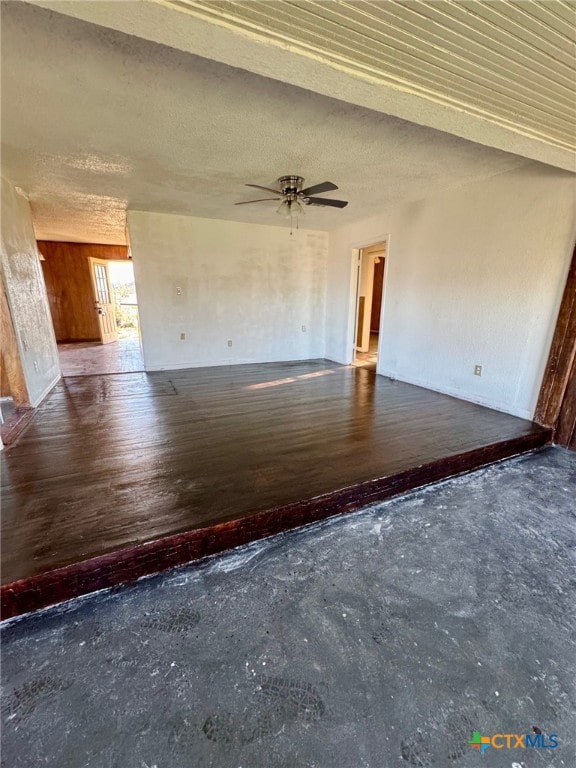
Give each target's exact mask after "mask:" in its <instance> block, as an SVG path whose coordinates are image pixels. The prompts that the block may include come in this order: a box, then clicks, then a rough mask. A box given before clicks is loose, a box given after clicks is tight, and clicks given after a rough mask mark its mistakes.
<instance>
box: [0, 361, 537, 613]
mask: <svg viewBox="0 0 576 768" xmlns="http://www.w3.org/2000/svg"><path fill="white" fill-rule="evenodd" d="M549 435H550V432H549V430H545V429H542V428H541V427H538V426H537V425H535V424H532V423H531V422H528V421H523V420H521V419H517V418H514V417H512V416H508V415H505V414H502V413H498V412H496V411H491V410H488V409H486V408H482V407H480V406H477V405H473V404H471V403H467V402H463V401H459V400H456V399H454V398H451V397H447V396H444V395H440V394H437V393H434V392H431V391H428V390H425V389H421V388H419V387H414V386H411V385H408V384H402V383H400V382H392V381H390V380H388V379H386V378H383V377H380V376H375V374H374V373H373V371H370V370H366V369H363V368H355V367H343V366H339V365H336V364H334V363H330V362H328V361H325V360H319V361H312V362H310V361H309V362H303V363H283V364H276V363H274V364H266V365H244V366H231V367H222V368H204V369H196V370H187V371H170V372H162V373H153V374H144V373H128V374H121V375H116V376H92V377H87V376H82V377H72V378H66V379H64V380H63V381H62V382H61V383H60V384H59V385H58V386H57V388H56V389H55V390H54V391H53V392H52V393H51V394H50V396H49V397H48V399H47V400H46V401H45V402H44V403H43V405H42V406H41V407H40V408H39V409H38V412H37V413H36V415H35V417H34V419H33V420H32V423H31V424H30V425H29V427H28V429H27V430H26V431H25V433H24V434H23V435H22V436H21V438H20V439H19V441H18V442H17V443H16V444H15V445H13V446H12V447H11V448H10V449H9V450H7V451H5V452H4V455H3V457H2V469H3V471H2V500H3V504H2V518H3V523H2V525H3V533H2V556H3V557H2V563H3V565H2V583H3V587H2V599H3V608H4V614H3V615H4V617H8V616H10V615H15V614H18V613H21V612H24V611H27V610H32V609H34V608H38V607H41V606H42V605H48V604H51V603H53V602H57V601H59V600H62V599H66V598H68V597H72V596H74V595H77V594H82V593H83V592H87V591H91V590H93V589H96V588H101V587H105V586H112V585H114V584H119V583H122V582H124V581H127V580H129V579H133V578H137V577H138V576H141V575H144V574H145V573H151V572H154V571H157V570H161V569H163V568H166V567H170V566H172V565H176V564H178V563H183V562H187V561H189V560H191V559H194V558H197V557H202V556H203V555H206V554H210V553H212V552H217V551H220V550H222V549H224V548H227V547H230V546H234V545H237V544H240V543H243V542H245V541H250V540H252V539H256V538H259V537H261V536H265V535H269V534H271V533H276V532H278V531H280V530H284V529H288V528H291V527H294V526H296V525H302V524H304V523H306V522H310V521H313V520H317V519H321V518H322V517H326V516H328V515H330V514H335V513H337V512H340V511H346V510H350V509H354V508H358V507H359V506H362V505H363V504H366V503H368V502H370V501H373V500H376V499H378V498H385V497H387V496H390V495H393V494H394V493H398V492H402V491H405V490H407V489H410V488H413V487H416V486H418V485H422V484H425V483H426V482H431V481H434V480H437V479H441V478H442V477H446V476H449V475H451V474H454V473H457V472H461V471H465V470H467V469H472V468H475V467H477V466H480V465H482V464H486V463H489V462H490V461H494V460H497V459H499V458H503V457H505V456H509V455H513V454H515V453H519V452H522V451H524V450H529V449H531V448H534V447H538V446H540V445H543V444H545V443H546V442H547V441H548V440H549Z"/></svg>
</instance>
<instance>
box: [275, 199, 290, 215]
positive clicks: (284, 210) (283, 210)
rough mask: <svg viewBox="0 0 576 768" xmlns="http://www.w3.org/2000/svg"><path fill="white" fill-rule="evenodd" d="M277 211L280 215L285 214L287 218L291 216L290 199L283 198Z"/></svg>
mask: <svg viewBox="0 0 576 768" xmlns="http://www.w3.org/2000/svg"><path fill="white" fill-rule="evenodd" d="M276 213H277V214H278V216H284V217H286V218H289V217H290V215H291V214H290V203H289V202H288V200H282V202H281V203H280V205H279V206H278V208H277V209H276Z"/></svg>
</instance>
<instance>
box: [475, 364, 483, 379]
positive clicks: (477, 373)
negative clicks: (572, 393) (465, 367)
mask: <svg viewBox="0 0 576 768" xmlns="http://www.w3.org/2000/svg"><path fill="white" fill-rule="evenodd" d="M474 376H482V366H481V365H475V366H474Z"/></svg>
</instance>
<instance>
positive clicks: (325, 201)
mask: <svg viewBox="0 0 576 768" xmlns="http://www.w3.org/2000/svg"><path fill="white" fill-rule="evenodd" d="M305 203H306V205H328V206H330V207H332V208H346V206H347V205H348V200H331V199H330V198H329V197H309V198H307V199H306V200H305Z"/></svg>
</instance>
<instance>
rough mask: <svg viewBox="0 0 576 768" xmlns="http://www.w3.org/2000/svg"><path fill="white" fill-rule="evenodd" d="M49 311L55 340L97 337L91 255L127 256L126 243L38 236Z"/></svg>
mask: <svg viewBox="0 0 576 768" xmlns="http://www.w3.org/2000/svg"><path fill="white" fill-rule="evenodd" d="M38 248H39V250H40V252H41V253H42V255H43V256H44V259H45V261H43V262H42V269H43V272H44V280H45V282H46V290H47V292H48V300H49V302H50V312H51V313H52V321H53V323H54V331H55V333H56V340H57V341H61V342H64V341H100V328H99V325H98V316H97V315H96V312H95V310H94V294H93V292H92V282H91V278H90V263H89V261H88V259H89V258H90V257H93V258H97V259H114V260H119V259H127V258H128V248H127V247H126V246H125V245H100V244H98V243H64V242H53V241H47V240H39V241H38Z"/></svg>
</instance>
